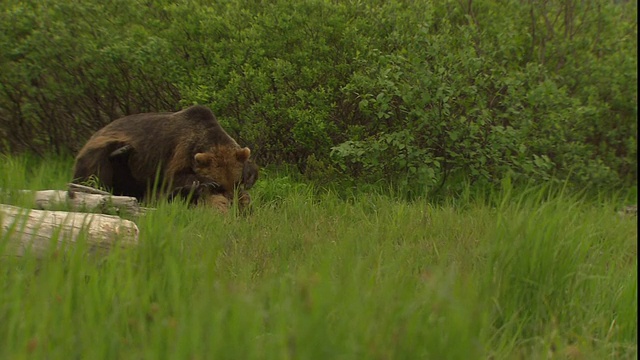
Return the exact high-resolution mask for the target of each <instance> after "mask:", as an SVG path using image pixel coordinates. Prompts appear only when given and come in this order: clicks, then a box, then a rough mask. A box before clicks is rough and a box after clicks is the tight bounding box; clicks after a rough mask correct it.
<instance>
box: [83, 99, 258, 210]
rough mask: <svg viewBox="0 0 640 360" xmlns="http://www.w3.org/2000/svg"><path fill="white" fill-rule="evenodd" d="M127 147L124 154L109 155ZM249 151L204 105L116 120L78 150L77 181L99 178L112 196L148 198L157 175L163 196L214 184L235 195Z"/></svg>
mask: <svg viewBox="0 0 640 360" xmlns="http://www.w3.org/2000/svg"><path fill="white" fill-rule="evenodd" d="M123 146H129V147H130V148H131V151H129V152H127V153H125V154H124V155H118V156H115V157H113V156H110V155H111V154H112V153H114V152H115V153H118V152H117V151H116V150H118V149H119V148H122V147H123ZM249 156H250V150H249V148H241V147H240V146H239V145H238V143H236V141H235V140H234V139H233V138H231V137H230V136H229V135H228V134H227V133H226V132H225V130H224V129H223V128H222V127H221V126H220V124H219V123H218V122H217V120H216V118H215V116H214V115H213V113H212V112H211V110H209V109H208V108H206V107H204V106H199V105H196V106H192V107H189V108H187V109H185V110H182V111H178V112H175V113H146V114H136V115H129V116H126V117H124V118H120V119H117V120H115V121H113V122H111V123H110V124H108V125H107V126H105V127H104V128H102V129H100V130H98V131H97V132H96V133H95V134H94V135H93V136H92V137H91V138H90V139H89V141H88V142H87V143H86V144H85V146H84V147H83V148H82V149H81V150H80V152H79V153H78V155H77V157H76V163H75V166H74V181H75V182H82V181H86V180H88V179H89V178H90V177H91V176H93V175H95V176H97V177H98V178H99V180H100V182H101V184H102V185H103V186H105V187H107V188H109V189H111V190H113V192H114V193H119V194H121V195H130V196H136V197H138V198H144V197H146V196H148V195H149V194H148V192H149V189H150V188H151V187H152V186H153V184H154V181H155V179H156V174H157V175H158V182H159V184H160V185H161V187H160V190H161V191H163V192H166V191H169V190H171V189H175V188H179V187H189V186H192V185H193V184H198V183H207V182H216V183H218V184H220V185H221V186H222V191H223V192H224V193H232V192H233V189H234V187H235V186H237V185H238V184H239V183H240V182H241V181H242V175H243V169H244V164H245V162H246V161H247V160H248V158H249Z"/></svg>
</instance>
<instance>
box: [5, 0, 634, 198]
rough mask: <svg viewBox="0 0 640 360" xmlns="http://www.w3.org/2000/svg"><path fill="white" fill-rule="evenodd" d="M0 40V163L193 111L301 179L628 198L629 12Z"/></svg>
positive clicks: (402, 14)
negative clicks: (115, 124)
mask: <svg viewBox="0 0 640 360" xmlns="http://www.w3.org/2000/svg"><path fill="white" fill-rule="evenodd" d="M0 20H1V21H0V30H1V31H0V34H2V35H0V134H1V135H2V139H3V140H2V142H0V151H3V152H21V151H30V152H36V153H39V154H44V153H46V152H49V151H54V152H58V153H72V152H74V151H76V150H77V149H78V148H79V147H80V146H81V145H82V143H83V142H84V141H85V140H86V138H88V136H89V135H90V134H91V132H92V131H95V130H96V129H97V128H99V127H101V126H103V125H104V124H106V123H107V122H108V121H110V120H112V119H115V118H117V117H120V116H122V115H124V114H129V113H135V112H143V111H167V110H178V109H180V108H183V107H185V106H188V105H191V104H194V103H200V104H205V105H208V106H210V107H211V108H212V109H213V110H214V112H215V113H216V114H217V115H218V117H219V120H220V121H221V122H222V123H223V125H224V126H225V127H226V128H227V129H229V131H230V133H231V134H232V136H234V137H236V139H237V140H238V141H239V142H240V143H243V144H247V145H249V146H251V147H252V148H253V149H254V154H255V156H256V158H257V160H258V161H259V162H261V163H263V164H291V165H295V166H297V167H298V169H299V170H300V171H301V172H303V173H305V174H306V176H307V177H309V178H314V177H315V176H318V179H328V178H327V177H328V176H334V175H335V174H336V171H337V172H339V174H341V175H342V176H343V177H344V176H346V177H347V178H350V179H352V181H360V182H363V181H367V182H376V181H390V182H393V183H394V184H397V185H398V186H401V187H407V188H413V189H420V188H431V187H433V186H436V185H437V184H441V183H443V182H447V181H452V180H451V179H460V178H466V180H465V181H470V182H484V183H488V184H493V183H496V182H497V180H498V179H500V178H502V177H504V176H506V175H509V176H510V177H511V178H513V179H515V180H516V181H518V180H521V181H532V180H533V181H558V180H563V179H570V180H572V181H573V182H574V183H575V184H577V185H579V186H585V185H589V186H606V187H610V186H618V185H621V184H630V183H633V182H635V181H636V180H637V160H636V155H637V121H636V120H637V85H636V83H637V54H636V52H637V39H636V35H637V28H636V23H637V15H636V4H635V3H632V2H614V3H611V2H609V1H605V0H598V1H593V2H586V3H583V2H566V1H556V0H554V1H547V2H545V3H543V4H539V3H531V4H522V3H521V2H519V1H502V2H495V1H491V0H477V1H474V2H466V3H464V4H463V3H461V2H458V1H451V0H448V1H442V2H436V3H431V2H428V1H401V0H395V1H375V0H369V1H358V2H327V1H320V0H305V1H297V2H290V1H284V0H277V1H270V2H266V3H265V2H250V1H240V0H238V1H232V2H218V3H213V4H203V3H201V2H198V1H191V0H185V1H182V2H179V3H175V2H168V1H163V0H162V1H153V2H147V3H145V4H144V5H143V6H140V5H136V4H133V3H131V2H127V1H123V0H118V1H111V2H106V3H104V2H96V1H87V2H83V3H73V2H66V1H63V0H48V1H44V2H43V1H33V0H29V1H17V0H8V1H4V2H2V3H1V4H0ZM327 181H328V180H327ZM455 181H457V180H455Z"/></svg>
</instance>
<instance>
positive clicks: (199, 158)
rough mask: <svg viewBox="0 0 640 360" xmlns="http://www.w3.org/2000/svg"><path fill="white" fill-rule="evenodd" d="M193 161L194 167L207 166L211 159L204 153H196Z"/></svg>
mask: <svg viewBox="0 0 640 360" xmlns="http://www.w3.org/2000/svg"><path fill="white" fill-rule="evenodd" d="M193 159H194V160H195V161H196V165H197V166H199V167H205V166H208V165H209V164H210V163H211V157H210V156H208V155H207V154H205V153H197V154H196V155H195V156H194V157H193Z"/></svg>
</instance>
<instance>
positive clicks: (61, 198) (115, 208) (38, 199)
mask: <svg viewBox="0 0 640 360" xmlns="http://www.w3.org/2000/svg"><path fill="white" fill-rule="evenodd" d="M34 193H35V203H36V206H37V207H38V209H42V210H48V209H53V208H55V207H56V206H60V205H61V204H64V205H66V206H68V207H69V208H70V209H71V210H75V211H83V210H84V211H98V212H103V213H105V212H115V213H117V214H120V213H122V212H126V213H129V214H132V215H140V214H142V213H143V212H144V210H146V209H144V208H142V207H140V205H139V204H138V200H137V199H136V198H134V197H129V196H112V195H99V194H89V193H83V192H69V191H64V190H41V191H35V192H34Z"/></svg>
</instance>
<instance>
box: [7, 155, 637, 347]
mask: <svg viewBox="0 0 640 360" xmlns="http://www.w3.org/2000/svg"><path fill="white" fill-rule="evenodd" d="M1 163H2V165H0V187H1V188H3V189H23V188H28V189H46V188H60V189H63V188H64V185H65V183H66V182H67V180H68V178H69V176H70V167H71V164H70V162H69V161H47V162H33V161H29V160H25V159H24V158H3V159H2V162H1ZM252 195H253V197H254V199H255V207H254V211H253V213H252V214H251V215H250V216H246V217H245V216H237V215H234V214H229V215H226V216H223V215H219V214H216V213H215V212H213V211H211V210H210V209H204V208H196V209H188V208H186V207H185V206H184V205H182V204H178V203H174V204H159V205H158V207H157V210H156V211H155V212H152V213H150V214H148V215H146V216H144V217H141V218H140V219H138V220H137V223H138V226H139V227H140V233H141V235H140V245H139V247H137V248H134V249H129V250H116V251H114V252H113V253H111V254H109V255H108V256H106V257H103V258H95V257H88V256H86V255H85V252H84V251H83V246H82V244H80V245H79V246H78V247H77V248H75V250H72V251H70V252H69V253H67V254H65V255H61V254H53V253H52V256H50V257H47V258H45V259H41V260H36V259H33V258H31V257H28V256H27V257H23V258H15V257H0V358H3V359H27V358H29V359H32V358H47V359H72V358H82V359H101V358H105V359H116V358H117V359H141V358H144V359H420V358H423V359H483V358H493V359H514V358H515V359H518V358H525V359H540V358H549V357H550V358H558V359H563V358H567V357H569V358H571V357H572V356H574V357H575V358H584V359H605V358H607V359H633V358H636V357H637V339H636V338H637V325H636V319H637V228H636V218H624V217H621V216H619V215H618V214H617V213H616V207H617V206H619V205H621V204H620V202H621V200H612V198H610V197H603V198H602V199H596V200H594V199H593V198H592V197H590V198H588V199H584V198H581V197H578V196H573V195H567V194H563V193H562V192H553V191H550V190H545V189H543V188H535V189H534V188H530V189H528V190H520V191H515V190H511V189H510V187H509V184H508V183H505V185H504V190H503V191H501V192H496V193H493V194H491V195H489V196H473V191H469V192H468V193H467V194H466V195H464V196H461V197H458V198H455V199H454V198H452V199H451V200H450V201H448V202H447V201H445V202H441V203H438V204H437V205H435V204H433V203H431V202H430V201H429V200H428V199H420V200H417V201H413V202H406V201H401V200H397V199H395V198H392V197H389V196H385V195H381V194H361V195H356V196H352V197H350V198H348V199H340V198H339V197H338V196H336V195H335V194H333V193H331V192H330V191H322V190H318V189H313V188H312V187H311V186H309V185H305V184H301V183H297V182H294V181H292V180H290V179H288V178H286V177H285V176H283V175H273V174H272V175H271V176H266V177H265V178H263V179H262V180H261V181H259V182H258V184H257V185H256V188H255V189H254V190H252ZM607 199H609V200H607ZM1 200H2V202H4V203H15V204H22V205H24V204H26V202H27V201H28V199H24V198H22V199H20V198H17V197H15V196H10V195H9V194H7V193H6V192H5V193H4V194H3V195H2V198H1ZM6 238H7V235H6V234H3V236H2V242H6V240H7V239H6ZM0 248H1V247H0Z"/></svg>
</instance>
